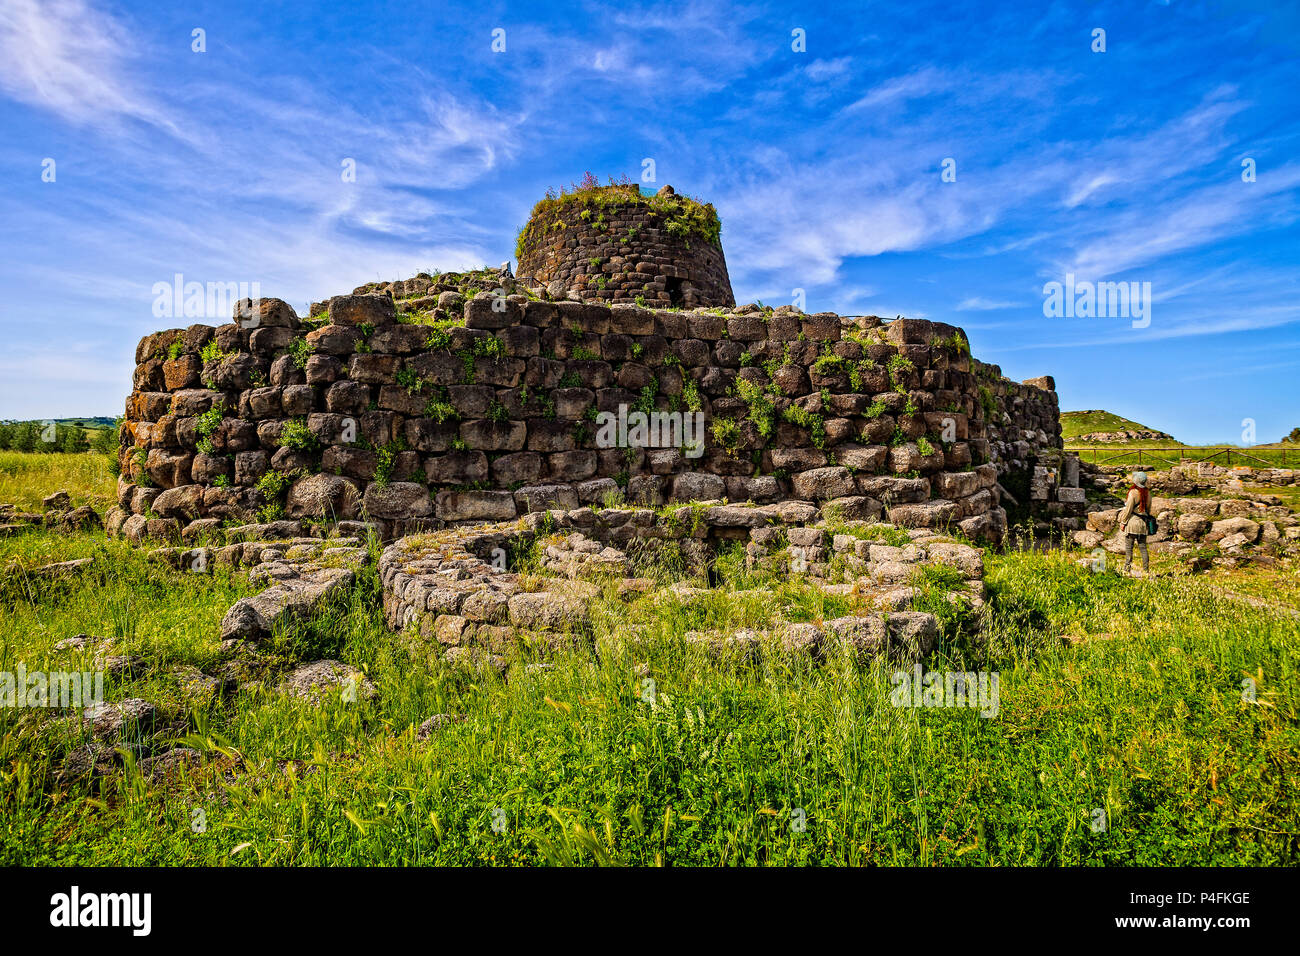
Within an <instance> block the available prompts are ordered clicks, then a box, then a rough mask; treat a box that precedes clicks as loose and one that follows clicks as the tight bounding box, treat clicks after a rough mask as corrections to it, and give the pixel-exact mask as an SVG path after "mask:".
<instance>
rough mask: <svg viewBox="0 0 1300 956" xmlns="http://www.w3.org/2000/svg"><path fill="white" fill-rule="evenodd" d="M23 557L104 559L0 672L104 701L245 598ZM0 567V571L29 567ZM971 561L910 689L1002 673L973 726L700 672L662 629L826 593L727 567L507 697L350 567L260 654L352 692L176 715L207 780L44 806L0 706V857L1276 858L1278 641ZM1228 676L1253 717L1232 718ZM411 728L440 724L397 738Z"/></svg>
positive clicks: (1296, 664)
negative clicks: (798, 824) (966, 583)
mask: <svg viewBox="0 0 1300 956" xmlns="http://www.w3.org/2000/svg"><path fill="white" fill-rule="evenodd" d="M39 534H40V535H42V536H44V537H46V538H48V539H49V542H52V543H49V542H47V543H46V544H44V545H42V546H41V547H43V548H45V549H46V550H47V552H48V553H53V552H55V551H57V550H58V548H59V547H66V549H67V553H68V554H77V555H81V554H85V553H87V552H88V551H89V552H95V551H96V550H97V549H102V557H100V558H98V559H97V564H96V567H95V570H94V572H93V573H92V574H91V575H89V576H88V577H87V578H86V579H85V580H84V581H83V582H82V583H81V584H80V586H77V587H70V586H68V587H62V588H57V589H53V590H44V591H39V592H33V591H31V590H23V589H22V588H21V587H10V588H7V589H5V590H4V591H3V592H2V593H3V600H2V601H0V670H4V669H12V667H13V664H14V662H15V661H17V660H23V661H25V662H26V663H27V665H28V667H29V668H35V667H37V666H49V667H53V666H55V664H56V662H55V661H54V660H53V659H52V658H51V656H50V650H49V648H50V646H51V645H52V644H53V642H54V641H56V640H58V639H59V638H62V637H66V636H68V635H70V634H73V633H76V632H79V631H89V632H92V633H104V632H105V631H106V630H108V631H113V630H116V631H117V632H118V633H119V635H120V636H121V637H122V638H123V640H125V642H126V643H127V645H128V647H130V648H132V649H134V650H136V651H138V652H139V653H142V654H144V655H145V656H146V657H147V659H148V660H149V661H150V662H151V665H152V666H151V669H150V670H149V671H148V672H147V673H146V674H144V675H142V676H141V677H138V678H135V679H132V680H123V681H120V682H118V681H110V682H108V685H109V686H108V696H109V697H110V698H111V699H115V698H121V697H125V696H135V695H138V696H144V697H146V698H148V699H150V700H154V701H155V702H158V703H160V704H163V705H167V706H176V701H177V697H176V694H175V689H174V687H173V685H172V683H171V679H170V678H169V677H168V675H167V674H166V668H167V667H168V666H170V665H171V664H174V663H192V664H194V665H197V666H200V667H202V666H207V665H208V664H210V663H211V661H212V660H213V659H214V657H215V654H216V641H217V636H216V630H217V624H218V622H219V620H220V618H221V616H222V614H223V613H224V611H225V608H226V607H227V606H228V605H229V603H230V602H231V601H233V600H234V599H235V598H236V597H237V596H238V595H240V594H242V593H246V590H247V586H246V585H244V584H242V583H241V581H240V579H238V578H224V577H220V576H218V577H215V578H212V577H206V578H205V577H200V576H198V575H192V574H190V575H185V574H181V573H178V572H173V571H170V570H166V569H163V568H162V567H160V566H157V565H155V564H153V563H150V562H147V561H146V560H145V558H144V557H143V555H141V554H139V553H138V552H132V551H130V550H129V549H126V548H124V547H122V546H118V545H114V544H107V543H104V542H103V541H102V539H100V538H98V537H97V536H95V535H83V536H75V537H71V538H54V537H53V536H51V535H46V534H45V533H44V532H41V533H39ZM2 544H3V548H4V549H6V550H5V551H0V555H3V557H0V564H3V563H5V561H7V560H9V559H13V560H14V561H16V562H18V563H20V564H21V563H24V562H26V561H28V560H31V559H32V556H31V555H30V553H29V552H28V551H27V550H23V549H31V548H33V547H35V546H36V545H35V544H34V540H33V538H32V537H30V536H28V537H24V538H23V539H11V540H9V541H6V542H3V543H2ZM989 565H990V570H989V574H988V579H987V583H988V586H989V592H990V608H991V623H990V627H989V630H988V631H987V633H986V635H985V638H986V639H984V640H973V639H971V636H970V634H969V633H968V632H962V631H960V630H959V629H958V628H957V626H956V624H955V623H954V622H952V621H949V622H946V623H947V625H948V627H947V630H946V631H945V634H944V638H943V641H942V646H941V648H940V650H939V651H938V653H937V654H936V655H935V656H934V657H933V658H932V659H931V660H929V661H928V662H927V667H928V668H930V669H934V670H948V669H958V670H968V669H977V668H983V669H988V670H996V671H997V672H998V673H999V674H1000V710H999V712H998V714H997V716H996V717H993V718H992V719H985V718H981V717H980V716H978V715H977V714H976V713H975V712H973V711H969V710H944V709H902V708H895V707H893V706H891V705H890V702H889V697H890V690H891V685H890V672H891V671H892V670H893V667H892V666H891V665H889V664H887V663H885V662H877V663H876V664H874V665H872V666H870V667H856V666H853V665H852V664H851V663H850V662H848V661H846V660H839V659H832V660H829V661H826V662H823V663H821V664H813V663H810V662H808V661H806V660H803V659H799V658H789V659H786V658H783V657H780V656H769V657H765V658H764V661H763V663H761V664H751V663H746V662H744V661H741V660H730V659H721V660H710V659H708V658H707V657H706V656H705V655H704V654H703V653H702V652H701V651H700V650H698V649H697V648H695V647H693V646H691V645H688V644H687V643H686V642H685V641H684V640H683V635H684V632H685V631H686V630H689V629H691V628H698V627H721V628H724V629H725V628H733V627H736V626H740V625H746V624H748V625H760V626H761V624H762V622H763V621H764V620H765V619H770V616H771V614H772V612H773V610H774V609H779V610H780V611H781V612H782V613H783V614H784V615H785V616H786V617H787V619H791V620H797V619H811V620H816V619H818V618H819V617H826V616H834V615H838V614H840V613H843V612H844V610H845V609H846V607H845V606H844V604H845V602H848V601H851V599H835V600H831V601H828V600H827V599H826V598H825V597H824V596H823V595H821V594H820V593H819V592H813V591H811V590H810V589H807V588H805V587H803V586H802V585H799V584H798V583H797V582H793V583H792V582H782V581H779V580H770V579H764V578H763V577H761V576H758V575H753V574H749V573H747V572H745V571H744V569H743V567H742V566H741V564H740V562H739V561H738V560H737V559H736V558H735V557H734V556H728V557H725V558H724V560H723V562H722V566H721V571H722V574H723V587H724V592H723V593H720V594H714V595H709V596H707V597H705V598H704V599H702V600H701V601H699V602H696V601H676V600H672V599H665V598H664V597H663V596H662V595H660V597H659V598H658V599H655V598H652V597H646V598H641V599H639V600H638V601H637V602H635V603H633V604H632V605H630V606H628V605H624V604H621V603H619V602H618V600H617V599H616V598H613V597H612V596H606V597H605V598H603V599H601V600H598V601H596V602H594V603H593V613H594V620H595V635H594V636H595V638H596V641H597V646H598V647H599V648H600V649H601V653H600V654H599V655H596V654H594V653H593V652H591V651H590V650H587V649H585V648H584V649H581V650H573V651H567V652H563V653H560V654H558V655H557V656H554V657H552V658H550V664H551V667H550V669H543V670H532V671H530V670H528V669H527V668H525V667H524V666H523V664H524V663H525V662H526V661H528V660H530V659H531V658H532V652H531V651H529V650H528V649H527V648H521V649H520V650H519V651H518V652H517V653H518V655H519V661H518V662H517V664H516V666H515V667H514V668H513V669H512V670H511V672H510V676H509V680H505V679H502V678H501V677H498V676H496V675H495V674H494V673H492V672H487V673H484V674H478V673H473V672H466V671H463V670H459V669H455V668H451V667H448V666H446V665H445V664H444V663H442V662H440V661H439V660H438V659H437V658H436V656H435V654H434V653H433V649H432V648H430V647H428V646H427V645H425V644H423V643H421V642H420V641H419V640H418V639H414V638H412V637H409V636H405V635H394V634H391V633H389V632H387V631H385V630H384V629H383V628H382V626H381V621H380V610H379V601H378V597H377V583H376V581H375V580H374V577H373V575H368V576H363V579H362V580H361V581H360V582H359V584H358V585H357V588H356V590H355V592H354V593H353V594H352V595H351V598H350V600H349V601H348V602H347V603H346V604H344V605H342V606H339V607H337V608H336V609H334V610H333V611H332V612H331V613H329V614H328V615H326V616H325V617H324V618H323V619H321V620H319V621H317V622H315V623H314V624H312V625H310V626H306V627H302V628H298V629H295V630H293V631H290V632H286V633H283V634H278V635H276V636H275V638H273V640H272V641H271V642H270V648H269V651H268V654H267V659H268V663H267V668H268V670H267V673H266V676H265V679H264V681H263V683H264V684H265V685H266V686H273V685H274V684H275V683H277V682H278V679H279V674H280V673H281V672H282V671H283V670H284V669H287V668H288V667H290V666H292V665H293V663H294V662H295V661H296V660H310V659H313V658H316V657H321V656H335V657H338V658H340V659H342V660H345V661H347V662H348V663H350V664H352V665H354V666H356V667H358V668H360V669H362V670H364V671H365V672H366V674H367V675H368V677H369V679H370V680H372V681H373V682H374V683H375V684H376V685H377V687H378V689H379V693H378V695H377V696H376V697H375V698H373V699H371V700H365V699H362V700H359V701H358V702H356V703H347V702H346V701H344V700H342V699H337V698H336V699H332V700H331V701H329V702H328V703H326V704H325V705H323V706H321V707H319V708H317V707H313V706H311V705H308V704H306V703H301V702H297V701H293V700H288V699H285V698H283V697H280V696H278V695H276V694H273V693H269V692H263V693H256V692H251V691H250V692H244V693H242V694H241V695H240V697H239V698H237V699H236V700H235V701H234V702H233V703H232V704H229V705H227V706H225V707H218V708H216V709H214V710H212V711H211V712H205V713H202V714H191V715H189V716H188V717H187V718H186V719H187V720H188V722H189V731H190V733H191V734H192V735H193V738H194V739H193V740H192V741H191V743H192V745H196V746H198V747H199V748H200V749H202V750H204V751H205V752H206V753H207V755H208V760H207V762H206V763H205V764H204V766H203V767H202V768H201V769H199V770H197V771H195V772H194V773H192V774H190V775H189V776H188V778H186V779H184V780H180V781H174V782H172V783H169V784H167V783H159V784H146V783H145V782H144V781H143V780H142V779H140V777H139V775H138V771H128V772H126V773H120V774H118V775H116V776H114V777H111V778H107V779H106V780H105V781H104V782H103V783H102V784H99V783H97V784H95V785H93V786H92V785H89V784H72V785H68V786H62V785H59V784H57V783H55V781H54V779H53V774H54V772H55V771H56V770H57V768H58V765H59V761H60V760H61V756H62V753H63V751H64V750H65V749H66V748H67V747H68V746H71V744H72V740H71V739H70V734H69V732H67V731H63V732H60V733H48V732H38V727H37V724H38V722H39V721H41V720H42V719H48V718H50V717H52V716H54V715H52V714H47V713H45V712H33V711H20V710H0V819H3V820H4V826H3V827H2V828H0V864H14V863H22V864H52V863H60V864H70V863H96V864H126V865H147V864H210V865H257V864H259V863H260V864H282V865H284V864H292V865H304V864H320V865H324V864H329V865H376V864H378V865H383V864H421V865H429V864H476V865H479V864H483V865H488V864H490V865H519V864H536V863H552V864H567V863H582V864H592V863H621V864H670V865H671V864H676V865H681V864H705V865H720V864H727V865H732V864H741V865H747V864H760V865H761V864H846V865H875V864H881V865H894V864H907V865H992V864H998V865H1026V864H1043V865H1136V864H1161V865H1194V864H1220V865H1248V864H1263V865H1294V864H1295V862H1296V860H1297V849H1298V848H1300V843H1298V841H1300V837H1297V834H1296V830H1297V826H1296V820H1297V817H1298V816H1300V795H1298V794H1300V791H1297V789H1296V788H1295V786H1294V780H1295V777H1296V774H1297V772H1298V771H1300V758H1298V757H1297V754H1300V730H1298V728H1297V694H1296V687H1297V676H1298V672H1300V643H1298V640H1297V639H1298V638H1300V622H1297V621H1296V620H1294V619H1292V618H1289V617H1285V616H1283V615H1277V614H1270V613H1266V612H1263V611H1259V610H1255V609H1252V608H1249V607H1243V606H1241V605H1239V604H1236V603H1232V602H1227V601H1224V600H1223V599H1222V598H1220V597H1217V596H1216V595H1215V594H1214V593H1213V592H1212V591H1211V589H1210V587H1209V586H1208V585H1207V584H1205V583H1203V582H1201V581H1199V580H1198V579H1195V578H1158V579H1156V580H1152V581H1132V580H1121V579H1120V578H1118V577H1115V576H1113V575H1097V574H1092V573H1090V572H1088V571H1086V570H1084V569H1081V568H1079V567H1078V566H1076V565H1075V564H1073V563H1072V562H1071V561H1070V560H1069V559H1068V558H1067V557H1064V556H1061V555H1059V554H1054V555H1039V554H1015V555H1007V556H1000V557H993V558H991V559H990V560H989ZM728 590H729V591H731V592H732V594H730V595H729V594H728V593H727V591H728ZM737 590H739V591H744V592H747V593H744V594H741V595H735V594H734V592H735V591H737ZM1063 635H1074V636H1076V637H1082V636H1084V635H1098V636H1097V637H1094V638H1092V639H1085V640H1082V641H1080V642H1079V643H1077V644H1066V643H1064V642H1063V641H1062V636H1063ZM1100 635H1106V636H1105V637H1102V636H1100ZM643 668H648V674H649V675H650V678H651V679H653V681H654V692H655V693H654V700H655V702H654V704H653V705H652V704H651V703H648V702H647V701H646V699H645V698H646V697H647V686H648V685H646V683H645V680H646V677H645V676H644V674H645V673H647V671H645V670H643ZM1248 674H1249V675H1254V676H1255V678H1256V680H1257V684H1258V698H1257V702H1256V703H1247V702H1244V701H1243V700H1242V693H1241V681H1242V680H1243V678H1244V677H1245V676H1246V675H1248ZM435 713H452V714H460V715H464V717H465V720H464V721H463V722H460V723H456V724H452V725H451V726H449V727H447V728H446V729H444V730H442V731H440V732H438V733H436V734H435V735H434V736H433V737H432V738H431V739H430V740H429V741H428V742H417V741H416V740H415V739H414V736H413V728H414V727H415V726H416V725H418V724H419V723H420V722H421V721H422V720H424V719H425V718H427V717H428V716H430V715H432V714H435ZM1096 808H1105V809H1106V811H1107V814H1108V818H1109V828H1108V829H1107V831H1106V832H1104V833H1094V832H1092V830H1091V828H1090V826H1089V821H1090V819H1091V814H1092V812H1093V811H1094V809H1096ZM196 810H202V811H203V813H204V814H205V815H206V827H205V829H204V832H195V830H194V829H193V827H192V824H193V821H194V819H195V811H196ZM796 810H802V811H803V813H804V814H806V820H807V828H806V830H805V831H803V832H797V831H795V830H793V829H792V827H791V818H792V813H793V812H794V811H796ZM494 822H495V823H496V826H495V827H494Z"/></svg>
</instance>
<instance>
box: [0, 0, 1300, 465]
mask: <svg viewBox="0 0 1300 956" xmlns="http://www.w3.org/2000/svg"><path fill="white" fill-rule="evenodd" d="M276 7H277V5H273V4H267V3H265V2H258V3H248V4H241V3H227V4H211V3H209V4H204V3H200V4H175V3H171V2H168V3H157V4H154V3H145V2H133V3H129V4H127V3H111V2H104V0H3V2H0V123H2V124H3V129H4V132H5V135H4V136H3V137H0V183H3V187H2V189H0V222H3V223H4V228H3V230H0V288H2V289H3V295H2V296H0V326H2V327H3V331H4V341H5V343H6V348H5V349H4V350H3V352H2V353H0V417H7V418H25V417H41V416H66V415H91V414H118V413H120V411H121V409H122V405H123V399H124V398H125V395H126V393H127V392H128V391H129V389H130V373H131V368H132V361H133V351H134V347H135V343H136V341H137V340H138V339H139V337H140V336H141V335H143V334H145V333H147V332H150V331H153V330H155V329H156V328H160V327H167V326H174V325H186V324H189V322H190V321H193V320H181V321H168V320H159V319H157V318H155V317H154V315H153V314H152V305H153V299H154V296H153V292H152V290H153V286H154V284H155V283H158V282H170V281H171V279H172V277H173V275H175V274H176V273H181V274H183V275H184V276H185V278H186V280H189V281H200V282H252V281H257V282H259V283H260V286H261V292H262V294H263V295H268V296H277V297H280V298H284V299H287V300H288V301H290V302H292V303H294V304H295V305H296V306H297V307H298V308H299V309H300V310H305V307H306V304H307V303H308V302H309V301H311V300H314V299H321V298H324V297H327V296H329V295H331V294H336V293H339V292H343V291H348V290H350V289H351V288H352V287H353V286H355V285H358V284H360V283H362V282H366V281H370V280H373V279H380V278H383V279H394V278H401V277H407V276H410V275H413V274H414V273H415V272H417V271H419V270H422V269H430V268H441V269H444V270H448V269H456V268H461V267H465V266H474V265H481V264H483V263H489V264H492V265H496V264H498V263H500V262H502V261H504V260H506V259H508V258H510V257H511V256H512V254H513V249H514V239H515V235H516V233H517V231H518V229H519V227H520V226H521V225H522V224H523V222H524V221H525V219H526V218H527V215H528V212H529V210H530V208H531V206H532V204H533V202H535V201H536V200H537V199H538V198H540V196H541V195H542V194H543V193H544V192H545V191H546V189H547V187H549V186H558V185H561V184H565V183H569V182H571V181H574V180H577V179H579V178H580V177H581V175H582V173H583V172H584V171H586V170H591V171H592V172H593V173H595V174H596V175H597V176H599V177H600V178H601V179H604V178H605V177H608V176H621V175H624V174H627V175H630V176H632V177H634V178H640V176H641V172H642V168H643V160H645V159H647V158H649V159H653V160H654V162H655V173H656V176H655V182H654V183H652V184H647V185H652V186H658V185H661V184H663V183H671V184H672V185H673V186H675V187H676V188H677V189H678V190H679V191H682V192H686V193H689V194H691V195H695V196H698V197H700V198H703V199H706V200H708V201H711V202H713V203H714V204H715V205H716V206H717V208H718V211H719V214H720V216H721V217H722V222H723V233H722V239H723V245H724V248H725V251H726V256H727V262H728V266H729V268H730V271H731V279H732V284H733V286H734V288H735V292H736V297H737V300H738V301H742V302H744V301H753V300H762V301H763V302H765V303H768V304H780V303H783V302H790V301H791V297H792V295H793V290H794V289H803V290H805V295H806V308H807V310H808V311H810V312H812V311H823V310H832V311H838V312H843V313H851V314H878V315H884V316H889V317H892V316H894V315H897V314H903V315H908V316H919V317H926V318H931V319H935V320H939V321H945V322H951V323H953V324H956V325H960V326H962V327H963V328H965V329H966V331H967V332H968V334H969V336H970V338H971V343H972V347H973V350H974V353H975V354H976V355H977V356H978V357H980V358H982V359H984V360H985V361H990V362H996V363H998V364H1000V365H1001V366H1002V368H1003V371H1004V372H1005V373H1006V374H1008V375H1010V376H1011V377H1013V378H1017V379H1023V378H1028V377H1030V376H1034V375H1040V374H1045V373H1046V374H1052V375H1054V376H1055V377H1056V381H1057V387H1058V390H1059V392H1060V396H1061V404H1062V407H1063V408H1067V409H1069V408H1106V409H1109V410H1111V411H1115V412H1118V413H1120V414H1124V415H1127V416H1129V417H1132V418H1135V419H1138V420H1140V421H1143V422H1146V423H1148V424H1150V425H1152V426H1155V427H1158V428H1162V429H1164V430H1166V431H1169V432H1171V433H1173V434H1174V435H1175V436H1177V437H1178V438H1180V439H1182V440H1185V441H1200V442H1209V441H1233V442H1239V441H1241V440H1242V434H1241V433H1242V421H1243V419H1247V418H1249V419H1252V420H1253V421H1254V422H1255V423H1256V430H1257V434H1258V437H1259V440H1260V441H1268V440H1276V439H1277V438H1278V437H1280V436H1281V435H1283V434H1285V433H1286V432H1288V431H1290V429H1291V428H1293V427H1295V426H1297V425H1300V402H1298V401H1297V396H1300V388H1297V384H1296V380H1297V377H1298V376H1300V296H1298V295H1297V292H1298V291H1300V279H1298V278H1297V263H1300V228H1298V226H1297V222H1298V220H1300V160H1298V159H1297V154H1298V152H1300V117H1298V111H1297V109H1296V102H1297V98H1296V90H1298V89H1300V65H1298V64H1300V6H1298V5H1297V4H1295V3H1290V4H1287V3H1262V2H1251V0H1246V2H1223V0H1204V2H1200V3H1185V2H1181V0H1171V2H1169V3H1158V2H1150V3H1143V2H1132V0H1130V2H1124V3H1114V4H1096V5H1092V4H1073V3H1041V4H1040V3H1034V2H1008V3H1000V2H985V3H972V4H950V3H931V2H928V0H919V2H913V3H898V4H876V3H866V4H864V3H861V2H857V3H851V4H834V3H831V4H817V5H807V6H803V7H801V6H795V5H781V4H766V3H756V4H725V3H691V4H673V3H654V4H645V5H640V4H636V3H620V4H617V5H609V6H604V5H597V4H582V3H578V4H546V5H543V4H534V3H530V4H500V3H498V4H492V3H473V4H463V5H461V4H437V3H421V4H411V3H379V4H371V5H369V6H366V7H364V8H362V7H361V6H355V7H354V5H350V4H340V3H329V4H320V5H315V4H307V3H299V4H290V5H286V9H277V8H276ZM196 28H198V29H202V30H204V31H205V34H206V35H205V40H206V51H205V52H202V53H196V52H194V51H193V50H192V44H193V40H192V36H193V34H192V31H193V30H195V29H196ZM495 29H503V30H505V51H504V52H499V53H498V52H493V50H492V39H493V30H495ZM1096 29H1102V30H1105V43H1106V50H1105V52H1104V53H1098V52H1093V50H1092V47H1093V45H1094V38H1093V31H1094V30H1096ZM795 30H802V31H804V35H805V36H806V50H805V51H802V52H798V51H795V50H794V49H792V46H793V35H792V31H795ZM948 158H951V159H953V160H954V161H955V163H956V180H955V181H953V182H945V181H943V178H942V177H941V172H942V165H943V161H944V160H945V159H948ZM1247 158H1249V159H1252V160H1254V163H1255V169H1256V179H1255V181H1254V182H1244V181H1243V178H1242V172H1243V170H1242V162H1243V160H1244V159H1247ZM46 159H53V160H54V161H55V166H54V169H55V177H54V181H53V182H45V181H43V180H42V172H43V169H44V168H45V166H44V165H43V163H44V161H45V160H46ZM347 159H352V160H355V163H356V181H355V182H345V181H344V177H343V176H342V175H341V168H342V164H343V162H344V160H347ZM1067 273H1073V274H1075V275H1076V276H1077V277H1078V278H1079V279H1086V280H1089V281H1094V282H1097V281H1120V280H1122V281H1136V282H1149V283H1151V289H1152V295H1153V300H1154V301H1153V304H1152V309H1151V323H1150V325H1149V326H1148V327H1146V328H1141V329H1138V328H1133V327H1132V323H1131V322H1130V320H1129V319H1127V318H1122V317H1111V318H1048V317H1046V316H1045V315H1044V310H1043V302H1044V294H1043V286H1044V284H1045V283H1047V282H1051V281H1064V278H1065V275H1066V274H1067ZM224 318H225V317H218V319H214V320H213V321H217V320H224Z"/></svg>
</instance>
